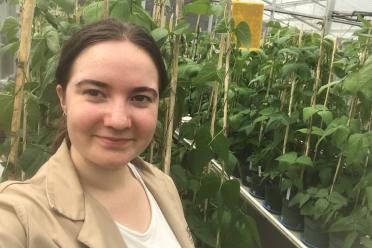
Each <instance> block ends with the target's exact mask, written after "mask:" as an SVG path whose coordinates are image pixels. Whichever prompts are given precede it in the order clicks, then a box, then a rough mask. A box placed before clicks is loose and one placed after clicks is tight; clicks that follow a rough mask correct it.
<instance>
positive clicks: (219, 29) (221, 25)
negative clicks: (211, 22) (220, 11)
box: [214, 18, 229, 34]
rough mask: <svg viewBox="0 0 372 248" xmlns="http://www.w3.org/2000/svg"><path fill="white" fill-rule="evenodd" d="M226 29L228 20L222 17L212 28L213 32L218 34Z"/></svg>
mask: <svg viewBox="0 0 372 248" xmlns="http://www.w3.org/2000/svg"><path fill="white" fill-rule="evenodd" d="M228 30H229V22H228V21H227V20H226V19H225V18H222V19H221V20H220V21H219V22H218V23H217V25H216V26H215V28H214V32H215V33H218V34H220V33H227V32H228Z"/></svg>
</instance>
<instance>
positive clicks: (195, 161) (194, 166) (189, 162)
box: [183, 146, 213, 175]
mask: <svg viewBox="0 0 372 248" xmlns="http://www.w3.org/2000/svg"><path fill="white" fill-rule="evenodd" d="M212 158H213V153H212V151H211V150H210V148H209V147H207V146H199V147H197V148H196V149H195V150H191V151H190V152H188V153H186V154H185V157H184V160H183V166H184V167H185V168H190V170H191V172H192V173H194V174H195V175H201V174H202V172H203V170H204V168H205V166H206V165H207V164H208V163H209V162H210V161H211V159H212Z"/></svg>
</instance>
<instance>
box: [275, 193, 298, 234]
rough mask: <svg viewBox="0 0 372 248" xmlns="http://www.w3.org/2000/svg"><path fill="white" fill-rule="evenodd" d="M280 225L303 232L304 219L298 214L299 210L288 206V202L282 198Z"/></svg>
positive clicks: (296, 207)
mask: <svg viewBox="0 0 372 248" xmlns="http://www.w3.org/2000/svg"><path fill="white" fill-rule="evenodd" d="M280 221H281V222H282V224H283V225H284V226H285V227H286V228H288V229H291V230H293V231H303V230H304V217H303V216H302V215H301V214H300V209H299V207H298V206H297V205H295V206H291V207H290V206H289V200H287V199H286V198H283V201H282V215H281V216H280Z"/></svg>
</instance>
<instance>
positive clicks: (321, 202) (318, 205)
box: [314, 198, 329, 215]
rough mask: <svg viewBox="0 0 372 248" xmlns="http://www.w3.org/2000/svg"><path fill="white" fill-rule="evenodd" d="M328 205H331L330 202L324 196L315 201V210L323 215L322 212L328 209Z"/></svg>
mask: <svg viewBox="0 0 372 248" xmlns="http://www.w3.org/2000/svg"><path fill="white" fill-rule="evenodd" d="M328 206H329V202H328V201H327V200H326V199H324V198H320V199H318V200H317V201H316V202H315V205H314V208H315V209H314V210H315V212H317V214H319V215H322V213H324V212H325V211H326V209H327V208H328Z"/></svg>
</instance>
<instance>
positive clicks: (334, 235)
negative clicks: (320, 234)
mask: <svg viewBox="0 0 372 248" xmlns="http://www.w3.org/2000/svg"><path fill="white" fill-rule="evenodd" d="M347 235H348V233H347V232H330V233H329V246H328V248H340V247H342V246H343V244H344V241H345V238H346V236H347ZM358 241H359V238H357V240H356V241H355V242H354V243H353V245H352V246H351V247H352V248H362V245H361V244H359V242H358Z"/></svg>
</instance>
